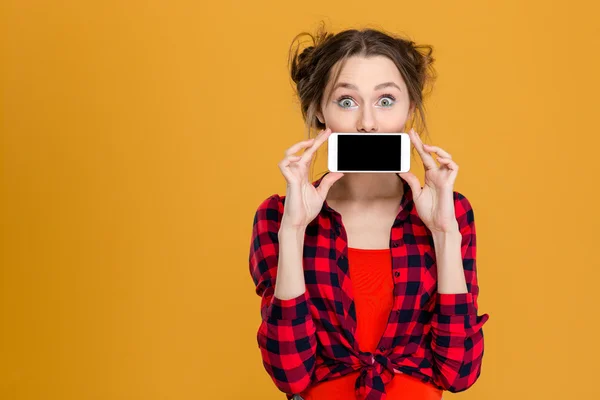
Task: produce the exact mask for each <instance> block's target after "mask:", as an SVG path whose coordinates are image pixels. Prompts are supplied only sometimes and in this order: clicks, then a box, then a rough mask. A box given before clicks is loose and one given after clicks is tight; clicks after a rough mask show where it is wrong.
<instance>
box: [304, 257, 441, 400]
mask: <svg viewBox="0 0 600 400" xmlns="http://www.w3.org/2000/svg"><path fill="white" fill-rule="evenodd" d="M348 262H349V269H350V278H351V280H352V291H353V294H354V305H355V308H356V322H357V327H356V340H357V342H358V347H359V348H360V350H361V351H370V352H374V351H375V350H376V348H377V345H378V344H379V339H380V338H381V336H382V335H383V332H384V330H385V327H386V325H387V321H388V317H389V314H390V311H391V309H392V306H393V289H394V282H393V279H392V257H391V251H390V249H356V248H348ZM359 374H360V372H359V371H355V372H352V373H350V374H348V375H344V376H342V377H340V378H336V379H333V380H330V381H326V382H321V383H318V384H316V385H314V386H311V387H309V388H308V389H307V390H305V391H304V392H302V393H300V396H302V398H303V399H305V400H348V399H355V398H356V395H355V391H354V383H355V382H356V379H357V378H358V375H359ZM385 390H386V393H387V399H388V400H400V399H410V400H440V399H441V398H442V393H443V392H442V390H440V389H438V388H436V387H434V386H433V385H430V384H428V383H424V382H421V381H420V380H419V379H417V378H415V377H412V376H409V375H405V374H401V373H400V374H396V375H395V376H394V379H392V381H391V382H390V383H388V384H387V386H386V388H385Z"/></svg>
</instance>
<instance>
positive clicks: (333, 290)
mask: <svg viewBox="0 0 600 400" xmlns="http://www.w3.org/2000/svg"><path fill="white" fill-rule="evenodd" d="M322 178H323V177H321V178H319V179H318V180H317V181H315V182H313V185H314V186H318V185H319V183H320V182H321V180H322ZM399 179H402V178H400V177H399ZM402 183H403V185H404V195H403V197H402V200H401V208H400V211H399V213H398V215H397V216H396V220H395V222H394V224H393V226H392V228H391V237H390V248H391V253H392V271H393V281H394V303H393V308H392V311H391V312H390V316H389V320H388V323H387V327H386V329H385V332H384V334H383V336H382V338H381V341H380V342H379V344H378V346H377V351H376V352H374V353H369V352H363V351H360V350H359V346H358V343H357V342H356V339H355V335H354V333H355V331H356V310H355V307H354V302H353V299H352V284H351V281H350V276H349V272H348V258H347V255H348V239H347V236H346V232H345V230H344V227H343V224H342V221H341V216H340V214H339V213H337V212H336V211H335V210H333V209H332V208H330V207H329V206H328V204H327V202H325V203H324V204H323V208H322V210H321V212H320V214H319V215H318V216H317V217H316V218H315V219H314V220H313V221H312V222H311V223H310V224H309V225H308V227H307V228H306V232H305V237H304V259H303V265H304V279H305V284H306V291H305V292H304V293H303V294H302V295H300V296H298V297H296V298H294V299H288V300H281V299H278V298H276V297H274V296H273V293H274V289H275V279H276V276H277V262H278V254H279V244H278V232H279V227H280V223H281V218H282V216H283V208H284V204H285V196H279V195H278V194H274V195H272V196H270V197H269V198H267V199H266V200H265V201H263V202H262V204H260V206H259V207H258V210H257V211H256V214H255V216H254V224H253V229H252V240H251V244H250V257H249V261H250V274H251V276H252V279H253V281H254V284H255V285H256V293H257V294H258V295H259V296H261V298H262V300H261V315H262V323H261V324H260V327H259V328H258V333H257V339H258V347H259V348H260V352H261V355H262V359H263V364H264V367H265V369H266V370H267V372H268V373H269V375H270V376H271V378H272V379H273V381H274V382H275V385H276V386H277V387H278V388H279V389H280V390H281V391H283V392H285V393H286V394H287V396H286V397H287V398H288V399H290V398H291V397H292V394H294V393H300V392H302V391H303V390H305V389H306V388H307V387H308V386H309V385H314V384H316V383H319V382H323V381H326V380H330V379H334V378H337V377H340V376H343V375H346V374H348V373H351V372H353V371H357V370H359V371H360V374H359V377H358V379H357V382H356V389H357V392H356V393H357V397H358V398H365V399H368V400H381V399H385V397H386V395H385V384H386V383H387V382H389V381H390V380H391V379H392V378H393V377H394V374H395V373H398V372H401V373H405V374H408V375H411V376H414V377H417V378H419V379H421V380H422V381H423V382H429V383H431V384H433V385H434V386H436V387H438V388H440V389H443V390H448V391H450V392H460V391H463V390H466V389H467V388H469V387H470V386H472V385H473V384H474V383H475V381H476V380H477V378H478V377H479V375H480V373H481V361H482V358H483V330H482V327H483V325H484V324H485V322H486V321H487V320H488V318H489V316H488V314H484V315H481V316H479V315H478V311H477V310H478V308H477V296H478V294H479V286H478V284H477V272H476V262H475V254H476V251H475V250H476V243H475V241H476V240H475V238H476V236H475V221H474V217H473V209H472V208H471V204H470V203H469V201H468V200H467V198H466V197H465V196H463V195H462V194H460V193H458V192H454V205H455V211H456V218H457V221H458V224H459V229H460V233H461V235H462V243H461V250H462V259H463V268H464V272H465V278H466V282H467V289H468V293H462V294H439V293H437V267H436V260H435V249H434V246H433V238H432V236H431V232H430V231H429V229H428V228H427V227H426V226H425V225H424V224H423V222H422V221H421V219H420V218H419V216H418V214H417V211H416V208H415V207H414V203H413V201H412V192H411V189H410V187H409V186H408V184H407V183H406V181H404V180H403V179H402Z"/></svg>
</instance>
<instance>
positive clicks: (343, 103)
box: [336, 94, 396, 109]
mask: <svg viewBox="0 0 600 400" xmlns="http://www.w3.org/2000/svg"><path fill="white" fill-rule="evenodd" d="M336 103H337V104H338V106H340V107H342V108H344V109H350V108H353V107H354V105H353V104H354V99H352V97H350V96H342V97H340V98H338V99H337V100H336ZM395 103H396V98H395V97H394V96H392V95H391V94H384V95H383V96H381V97H380V98H379V104H380V105H382V106H383V107H384V108H389V107H391V106H393V105H394V104H395Z"/></svg>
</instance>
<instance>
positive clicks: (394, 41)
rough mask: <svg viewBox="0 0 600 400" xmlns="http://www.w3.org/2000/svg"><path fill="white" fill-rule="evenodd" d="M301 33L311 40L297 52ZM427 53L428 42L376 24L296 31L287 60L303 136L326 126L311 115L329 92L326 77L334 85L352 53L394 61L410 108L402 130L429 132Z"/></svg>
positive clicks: (430, 81) (431, 72)
mask: <svg viewBox="0 0 600 400" xmlns="http://www.w3.org/2000/svg"><path fill="white" fill-rule="evenodd" d="M303 36H308V37H309V38H310V39H311V41H312V43H311V44H310V45H309V46H308V47H306V48H305V49H304V50H303V51H302V52H301V53H300V54H298V53H299V49H300V43H298V45H297V46H294V44H295V42H296V41H298V39H300V38H301V37H303ZM432 52H433V47H432V46H430V45H426V44H421V45H417V44H416V43H415V42H413V41H412V40H410V39H405V38H402V37H399V36H396V35H393V34H391V33H388V32H385V31H383V30H381V29H379V30H377V29H372V28H366V29H362V30H357V29H348V30H345V31H342V32H339V33H337V34H332V33H327V31H326V30H325V27H324V26H323V25H321V26H320V27H319V28H318V29H317V32H316V34H315V35H312V34H311V33H308V32H302V33H300V34H298V35H296V37H294V39H293V40H292V45H291V46H290V50H289V58H288V65H289V68H290V72H291V77H292V80H293V81H294V83H295V86H296V92H297V95H298V98H299V100H300V109H301V111H302V117H303V118H304V122H305V128H306V138H307V139H310V138H311V130H314V131H319V130H321V129H325V124H323V123H321V122H320V121H319V120H318V118H317V115H316V114H317V112H318V111H319V107H320V105H321V102H322V100H323V96H328V97H329V96H331V93H325V90H326V87H327V83H328V82H329V79H330V78H332V80H333V81H332V82H333V84H335V83H337V79H338V77H339V74H340V71H341V70H342V68H343V66H344V64H345V63H346V60H347V59H348V58H349V57H352V56H356V55H359V56H364V57H370V56H377V55H381V56H385V57H388V58H389V59H390V60H392V61H393V62H394V64H396V66H397V67H398V70H399V71H400V74H401V75H402V78H403V79H404V82H405V83H406V87H407V88H408V96H409V100H410V102H411V105H412V106H414V110H415V112H414V114H413V116H412V118H411V120H410V121H407V126H406V131H408V130H409V129H410V128H413V127H414V128H415V130H416V131H417V132H418V133H419V134H428V131H427V122H426V120H425V106H424V98H425V97H426V95H428V94H429V93H430V91H431V89H432V87H433V83H434V82H435V79H436V72H435V69H434V68H433V62H434V58H433V57H432V56H431V54H432ZM338 62H340V64H339V68H337V71H334V76H332V77H330V73H331V71H332V67H333V66H334V65H335V64H336V63H338ZM331 87H333V85H332V86H331ZM327 100H329V98H327ZM409 123H410V125H409Z"/></svg>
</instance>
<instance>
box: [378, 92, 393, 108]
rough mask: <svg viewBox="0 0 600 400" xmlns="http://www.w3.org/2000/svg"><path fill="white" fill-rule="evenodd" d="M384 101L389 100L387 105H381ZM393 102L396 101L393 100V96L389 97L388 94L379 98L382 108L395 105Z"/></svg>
mask: <svg viewBox="0 0 600 400" xmlns="http://www.w3.org/2000/svg"><path fill="white" fill-rule="evenodd" d="M386 99H389V100H391V101H386V103H387V104H383V101H384V100H386ZM395 100H396V99H395V98H394V96H392V95H389V94H387V95H383V96H382V97H381V104H382V105H383V106H384V107H391V106H392V105H394V103H395Z"/></svg>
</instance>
